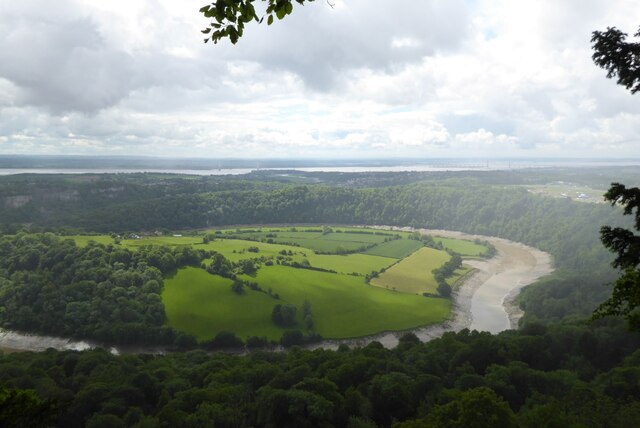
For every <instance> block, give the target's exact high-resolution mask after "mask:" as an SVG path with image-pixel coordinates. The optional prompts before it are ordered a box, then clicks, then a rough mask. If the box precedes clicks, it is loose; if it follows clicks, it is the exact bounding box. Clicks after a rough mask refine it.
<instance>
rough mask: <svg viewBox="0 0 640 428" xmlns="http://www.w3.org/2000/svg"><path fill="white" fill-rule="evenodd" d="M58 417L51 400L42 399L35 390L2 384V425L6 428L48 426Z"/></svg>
mask: <svg viewBox="0 0 640 428" xmlns="http://www.w3.org/2000/svg"><path fill="white" fill-rule="evenodd" d="M57 417H58V410H57V409H56V407H55V405H54V403H53V402H51V401H42V400H41V399H40V398H39V397H38V395H37V394H36V393H35V392H34V391H25V390H19V389H8V388H3V387H1V386H0V426H3V427H6V428H23V427H34V428H38V427H47V426H51V424H52V423H53V422H54V421H55V419H56V418H57Z"/></svg>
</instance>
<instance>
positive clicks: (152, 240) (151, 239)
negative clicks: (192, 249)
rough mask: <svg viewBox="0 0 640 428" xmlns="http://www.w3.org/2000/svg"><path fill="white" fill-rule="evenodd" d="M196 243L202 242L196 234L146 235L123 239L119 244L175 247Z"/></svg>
mask: <svg viewBox="0 0 640 428" xmlns="http://www.w3.org/2000/svg"><path fill="white" fill-rule="evenodd" d="M198 243H202V238H201V237H198V236H148V237H142V238H140V239H123V240H122V241H121V245H123V246H125V247H128V248H135V247H143V246H146V245H160V246H168V247H175V246H180V245H193V244H198Z"/></svg>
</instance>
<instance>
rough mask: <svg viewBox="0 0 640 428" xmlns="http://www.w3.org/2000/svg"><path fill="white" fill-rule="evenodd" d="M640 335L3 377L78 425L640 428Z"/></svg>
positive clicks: (201, 360) (52, 368)
mask: <svg viewBox="0 0 640 428" xmlns="http://www.w3.org/2000/svg"><path fill="white" fill-rule="evenodd" d="M289 336H291V338H292V339H296V340H293V342H297V341H299V340H300V338H301V337H302V334H301V333H300V332H298V333H290V334H289ZM294 336H295V337H294ZM227 337H228V338H233V337H234V336H233V335H231V334H228V335H227ZM225 340H226V339H225ZM639 345H640V335H639V334H637V333H629V332H627V331H625V328H624V325H623V323H622V322H613V321H611V320H608V321H607V322H603V321H599V322H598V323H597V324H585V323H573V324H565V325H560V326H554V327H548V328H541V327H539V326H538V327H536V328H527V329H525V330H523V331H509V332H505V333H503V334H500V335H497V336H492V335H490V334H488V333H478V332H469V331H467V330H464V331H462V332H460V333H457V334H454V333H447V334H445V335H444V336H443V337H442V338H440V339H435V340H433V341H431V342H429V343H426V344H423V343H420V342H419V341H418V340H417V339H416V338H415V336H411V335H408V336H406V337H404V338H403V339H402V340H401V343H400V346H399V347H398V348H396V349H393V350H387V349H384V348H383V347H382V346H381V345H380V344H378V343H372V344H370V345H368V346H366V347H364V348H358V349H353V350H350V349H348V348H347V347H342V348H341V349H340V350H339V351H335V352H334V351H325V350H315V351H306V350H301V349H297V348H293V349H292V350H291V351H289V352H287V353H266V352H255V353H250V354H249V355H247V356H244V357H239V356H233V355H227V354H220V353H210V354H208V353H206V352H204V351H192V352H187V353H170V354H166V355H123V356H114V355H111V354H109V353H107V352H105V351H103V350H94V351H85V352H74V351H65V352H57V351H47V352H43V353H22V354H20V353H17V354H8V355H1V354H0V384H2V385H4V388H5V390H4V391H7V390H13V389H24V388H32V389H34V390H35V391H37V398H36V395H35V393H29V398H28V399H27V400H18V401H17V403H18V405H17V407H18V410H19V409H23V413H27V412H26V410H25V409H30V410H29V415H31V416H35V415H37V414H38V413H37V412H35V411H33V409H34V408H33V407H32V405H36V407H37V406H39V405H40V404H41V403H43V402H44V401H45V400H52V401H53V402H56V403H57V406H58V408H59V412H53V413H48V412H45V413H46V414H47V415H52V416H53V417H54V418H55V419H54V420H53V421H52V423H51V424H50V425H54V426H64V427H72V428H73V427H83V426H90V425H100V424H103V425H104V426H107V425H106V424H110V425H108V426H112V425H113V426H118V424H126V425H134V424H135V423H142V422H143V421H144V424H143V425H141V426H256V427H258V426H278V427H280V426H282V427H289V426H290V427H294V426H295V427H299V426H309V427H311V426H326V425H333V426H348V425H349V424H352V425H349V426H362V427H369V426H391V425H392V424H399V425H397V426H406V427H419V426H485V425H487V424H489V426H513V424H514V415H515V417H516V418H517V421H518V422H520V424H521V425H522V426H525V427H533V426H557V423H556V425H554V424H553V423H552V422H558V421H560V422H561V421H565V422H566V421H570V423H569V424H568V425H564V426H635V425H636V423H637V417H638V410H639V409H640V401H639V397H640V390H638V380H639V379H640V351H638V347H639ZM0 397H2V394H0ZM35 400H38V401H35ZM14 409H15V407H14ZM3 410H5V411H6V407H3V406H0V414H1V412H2V411H3ZM400 423H404V424H400ZM22 426H38V425H30V424H26V425H22Z"/></svg>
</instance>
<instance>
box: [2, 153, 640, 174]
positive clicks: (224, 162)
mask: <svg viewBox="0 0 640 428" xmlns="http://www.w3.org/2000/svg"><path fill="white" fill-rule="evenodd" d="M607 166H609V167H611V166H640V159H605V160H603V159H546V158H545V159H536V158H528V159H524V158H517V159H515V158H514V159H453V158H438V159H418V160H416V159H365V160H362V159H333V160H332V159H318V160H314V159H266V160H256V159H221V160H215V159H167V158H152V157H113V156H112V157H104V156H95V157H89V156H12V155H0V175H15V174H87V173H89V174H124V173H141V172H145V173H161V174H188V175H241V174H249V173H251V172H254V171H275V172H277V171H283V172H284V171H286V170H297V171H304V172H352V173H353V172H405V171H415V172H433V171H501V170H511V169H526V168H550V167H607Z"/></svg>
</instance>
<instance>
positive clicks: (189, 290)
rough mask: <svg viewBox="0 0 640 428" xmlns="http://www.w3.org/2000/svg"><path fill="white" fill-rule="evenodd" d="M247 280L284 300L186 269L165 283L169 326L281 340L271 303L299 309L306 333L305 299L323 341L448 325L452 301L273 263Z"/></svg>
mask: <svg viewBox="0 0 640 428" xmlns="http://www.w3.org/2000/svg"><path fill="white" fill-rule="evenodd" d="M282 278H287V280H286V281H283V280H282ZM248 279H250V280H252V281H257V282H258V284H260V286H261V287H262V288H263V289H265V290H267V289H269V288H271V289H272V290H273V292H274V293H278V294H279V295H280V300H276V299H274V298H272V297H270V296H269V295H267V294H266V293H262V292H258V291H251V290H246V291H245V293H244V294H243V295H238V294H235V293H233V292H232V291H231V288H230V284H231V280H228V279H225V278H221V277H218V276H215V275H210V274H208V273H207V272H206V271H204V270H202V269H197V268H185V269H181V270H180V271H178V272H177V274H176V275H175V276H174V277H172V278H169V279H166V280H165V286H164V291H163V293H162V300H163V302H164V304H165V308H166V313H167V319H168V323H169V325H171V326H172V327H174V328H176V329H177V330H180V331H184V332H186V333H190V334H193V335H195V336H196V337H197V338H198V339H199V340H207V339H211V338H213V337H214V336H215V335H216V334H217V333H218V332H220V331H233V332H234V333H235V334H236V335H237V336H238V337H240V338H243V339H246V338H247V337H249V336H265V337H267V338H268V339H272V340H277V339H279V338H280V336H281V335H282V333H283V332H284V329H282V328H280V327H277V326H275V325H274V324H273V323H272V321H271V311H272V310H273V307H274V306H275V305H276V304H279V303H281V304H282V303H290V304H293V305H295V306H296V307H298V326H297V328H300V329H301V330H303V328H302V316H301V312H302V309H301V307H302V304H303V302H304V300H305V299H307V300H309V302H310V303H311V310H312V312H313V318H314V322H315V330H316V332H318V333H319V334H321V335H322V336H323V337H325V338H346V337H358V336H364V335H369V334H375V333H378V332H382V331H386V330H403V329H409V328H412V327H416V326H420V325H427V324H433V323H438V322H442V321H443V320H444V319H445V318H446V317H447V316H448V314H449V309H450V302H449V301H448V300H446V299H438V298H426V297H422V296H415V295H409V294H402V293H396V292H392V291H389V290H385V289H381V288H377V287H372V286H369V285H367V284H365V283H364V281H363V280H362V278H359V277H353V276H349V275H338V274H331V273H324V272H314V271H309V270H304V269H294V268H291V267H285V266H272V267H264V268H262V269H261V270H260V271H259V272H258V275H257V277H256V278H248Z"/></svg>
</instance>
